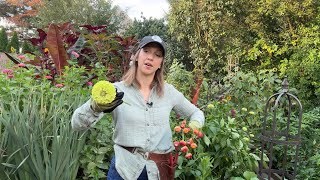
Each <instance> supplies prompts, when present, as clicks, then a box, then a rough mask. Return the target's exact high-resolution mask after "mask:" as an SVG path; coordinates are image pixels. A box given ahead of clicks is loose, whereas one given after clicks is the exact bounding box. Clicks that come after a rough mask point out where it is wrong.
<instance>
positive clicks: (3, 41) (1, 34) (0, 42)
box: [0, 28, 8, 52]
mask: <svg viewBox="0 0 320 180" xmlns="http://www.w3.org/2000/svg"><path fill="white" fill-rule="evenodd" d="M7 46H8V35H7V33H6V30H5V28H1V31H0V52H7Z"/></svg>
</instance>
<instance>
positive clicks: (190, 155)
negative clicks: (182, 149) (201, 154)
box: [184, 153, 192, 159]
mask: <svg viewBox="0 0 320 180" xmlns="http://www.w3.org/2000/svg"><path fill="white" fill-rule="evenodd" d="M184 157H185V158H186V159H191V158H192V154H191V153H187V154H186V155H185V156H184Z"/></svg>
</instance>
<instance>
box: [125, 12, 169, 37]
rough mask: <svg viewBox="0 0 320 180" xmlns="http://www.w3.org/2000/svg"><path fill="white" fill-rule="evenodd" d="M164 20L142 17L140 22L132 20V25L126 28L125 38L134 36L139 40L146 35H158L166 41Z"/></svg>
mask: <svg viewBox="0 0 320 180" xmlns="http://www.w3.org/2000/svg"><path fill="white" fill-rule="evenodd" d="M164 22H165V20H164V19H155V18H151V17H150V18H149V19H147V18H146V17H142V20H137V19H134V21H133V23H132V24H131V25H130V26H129V27H127V28H126V31H125V32H124V35H125V36H135V37H136V38H137V39H141V38H143V37H144V36H148V35H158V36H160V37H161V38H163V39H164V40H167V34H166V33H167V26H166V24H165V23H164Z"/></svg>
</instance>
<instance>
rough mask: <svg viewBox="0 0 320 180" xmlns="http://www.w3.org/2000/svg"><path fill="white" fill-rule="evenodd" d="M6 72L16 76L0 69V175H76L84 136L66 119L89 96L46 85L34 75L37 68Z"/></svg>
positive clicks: (68, 89) (69, 176)
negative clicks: (0, 173)
mask: <svg viewBox="0 0 320 180" xmlns="http://www.w3.org/2000/svg"><path fill="white" fill-rule="evenodd" d="M10 74H12V75H14V77H12V78H7V77H6V76H7V74H5V73H1V74H0V76H2V77H1V81H0V84H2V85H1V87H2V89H1V91H2V92H1V99H2V100H1V102H0V109H1V112H0V127H1V128H0V132H1V133H0V135H1V136H0V138H1V142H2V143H1V147H0V149H1V150H2V151H1V154H0V155H1V156H0V161H1V163H2V164H1V166H0V169H1V170H2V172H4V173H3V174H2V175H3V176H6V177H7V178H9V179H75V178H76V176H77V173H78V168H79V157H80V151H81V150H82V149H83V146H84V142H85V135H84V134H81V133H77V132H73V131H72V130H71V126H70V119H71V115H72V112H73V111H74V110H75V108H77V107H78V105H79V104H80V103H81V102H83V101H84V99H86V98H87V97H86V96H83V90H81V89H79V88H73V87H72V88H71V87H68V86H64V87H63V88H58V87H55V86H50V83H49V82H50V81H49V80H47V79H45V78H41V79H34V78H35V75H36V74H35V71H34V70H27V69H25V68H18V69H15V70H14V71H13V72H12V73H10ZM73 75H75V74H73ZM66 84H68V83H66ZM86 94H87V93H86ZM66 169H68V171H66ZM3 176H2V177H3Z"/></svg>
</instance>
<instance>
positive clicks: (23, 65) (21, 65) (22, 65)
mask: <svg viewBox="0 0 320 180" xmlns="http://www.w3.org/2000/svg"><path fill="white" fill-rule="evenodd" d="M18 66H19V67H26V65H25V64H23V63H20V64H18Z"/></svg>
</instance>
